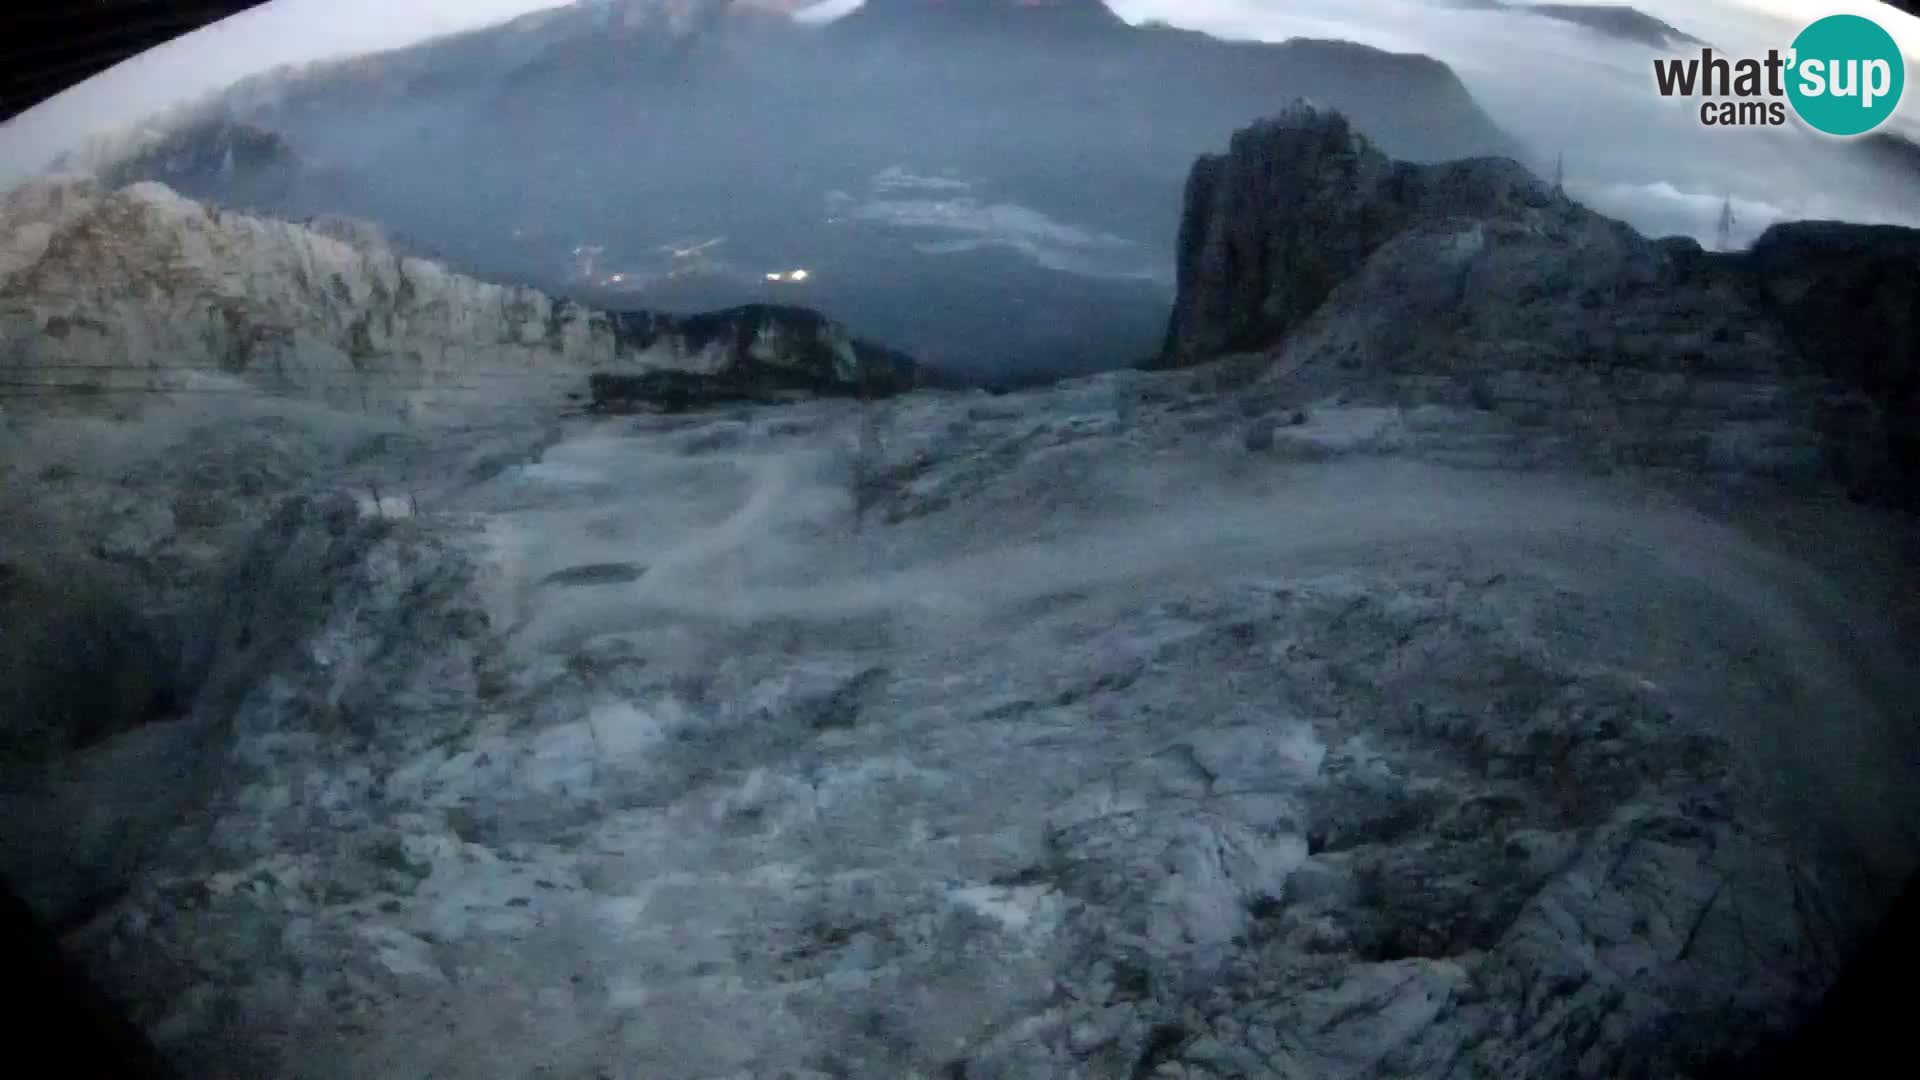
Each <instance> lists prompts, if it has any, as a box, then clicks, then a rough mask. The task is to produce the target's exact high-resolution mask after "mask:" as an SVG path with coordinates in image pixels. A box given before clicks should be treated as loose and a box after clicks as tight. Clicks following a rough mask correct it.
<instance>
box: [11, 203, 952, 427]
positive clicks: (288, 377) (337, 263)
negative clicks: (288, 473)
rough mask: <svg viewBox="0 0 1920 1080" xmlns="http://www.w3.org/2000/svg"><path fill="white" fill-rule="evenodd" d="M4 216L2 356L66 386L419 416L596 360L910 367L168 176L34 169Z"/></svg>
mask: <svg viewBox="0 0 1920 1080" xmlns="http://www.w3.org/2000/svg"><path fill="white" fill-rule="evenodd" d="M0 223H3V224H0V235H3V236H4V237H5V238H6V240H5V246H4V248H0V371H4V372H5V374H6V376H7V377H8V378H9V379H10V380H11V381H12V383H13V389H14V390H15V391H16V392H17V393H33V394H38V395H55V396H58V397H59V398H60V399H62V400H65V401H67V402H69V403H71V402H75V401H81V402H85V401H95V400H102V399H104V400H107V401H108V402H109V403H111V404H113V405H120V404H124V403H125V402H126V401H127V400H129V398H130V397H133V396H136V395H138V394H140V393H146V392H169V391H181V390H209V391H212V390H245V391H251V392H259V393H267V394H275V395H281V396H291V397H296V398H301V399H308V400H314V401H321V402H326V403H329V404H332V405H336V406H341V407H345V408H353V409H360V410H363V411H378V412H382V413H393V412H399V413H402V414H406V415H418V416H425V415H432V414H437V413H446V412H448V411H450V410H451V411H460V410H468V411H470V410H471V408H473V407H482V408H484V407H487V406H489V405H493V406H503V407H508V406H514V405H546V406H551V405H554V404H557V403H560V402H562V401H563V400H564V399H565V398H566V397H569V396H572V397H583V396H584V394H585V391H586V389H587V374H588V373H589V372H594V371H601V372H630V373H640V372H646V371H654V370H669V371H674V372H680V373H684V374H685V375H686V376H687V377H689V378H691V379H694V380H696V381H698V380H701V379H722V378H724V380H725V381H727V382H728V383H730V384H741V385H745V386H747V387H748V388H756V387H757V388H760V389H762V390H764V391H765V392H767V393H772V392H775V391H790V390H794V389H804V390H806V391H810V392H820V393H843V392H844V393H862V394H868V395H871V394H883V393H890V392H896V391H898V390H900V389H903V388H905V387H908V386H911V385H913V383H914V380H915V374H914V366H913V364H912V362H911V361H910V360H908V359H907V358H906V357H905V356H903V355H902V354H899V353H896V352H893V351H891V350H887V349H884V348H881V347H879V346H876V345H873V344H871V343H868V342H865V341H861V340H858V339H855V338H853V337H852V336H851V335H849V334H848V333H847V332H846V331H845V330H844V329H843V328H842V327H840V326H839V325H838V324H835V323H831V322H829V321H827V320H825V319H823V318H822V317H820V316H819V315H817V314H815V313H813V312H808V311H804V310H801V309H793V308H743V309H740V310H738V311H735V312H721V313H716V314H712V315H706V316H699V317H695V318H676V317H671V316H664V315H657V314H650V313H645V312H607V311H599V310H594V309H590V308H585V307H582V306H580V305H578V304H574V303H571V302H569V301H566V300H561V299H556V298H554V297H551V296H548V295H546V294H544V293H542V292H540V291H538V290H535V289H531V288H526V287H521V286H507V285H496V284H492V283H489V282H483V281H478V280H475V279H473V278H469V277H465V276H463V275H460V274H456V273H453V272H451V271H449V270H447V269H446V268H445V267H444V266H442V265H440V264H438V263H434V262H431V261H428V260H424V259H418V258H412V257H409V256H405V255H401V254H398V253H395V252H394V251H393V250H392V249H391V248H389V247H387V246H386V245H385V243H384V242H383V241H382V240H381V239H380V237H379V235H378V231H377V230H369V229H365V228H359V227H353V226H352V225H351V223H347V222H341V221H337V220H336V221H331V222H329V221H320V222H316V223H315V224H314V227H308V226H302V225H296V224H291V223H288V222H281V221H273V220H269V219H265V218H259V217H254V216H250V215H246V214H238V213H231V212H225V211H221V210H219V209H217V208H212V207H208V206H203V205H201V204H199V203H196V202H193V201H192V200H189V199H186V198H183V197H181V196H179V195H177V194H175V193H174V192H173V191H171V190H170V189H168V188H166V187H164V186H161V185H159V184H155V183H147V182H143V183H138V184H134V185H131V186H129V187H126V188H123V189H119V190H107V189H103V188H101V187H99V186H98V185H96V184H95V183H93V182H92V181H90V180H85V179H62V180H55V181H49V182H45V183H37V184H30V185H27V186H25V187H23V188H21V189H18V190H16V191H15V192H13V193H11V194H10V195H9V196H7V198H6V200H5V201H4V203H0ZM762 383H764V385H762Z"/></svg>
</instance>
